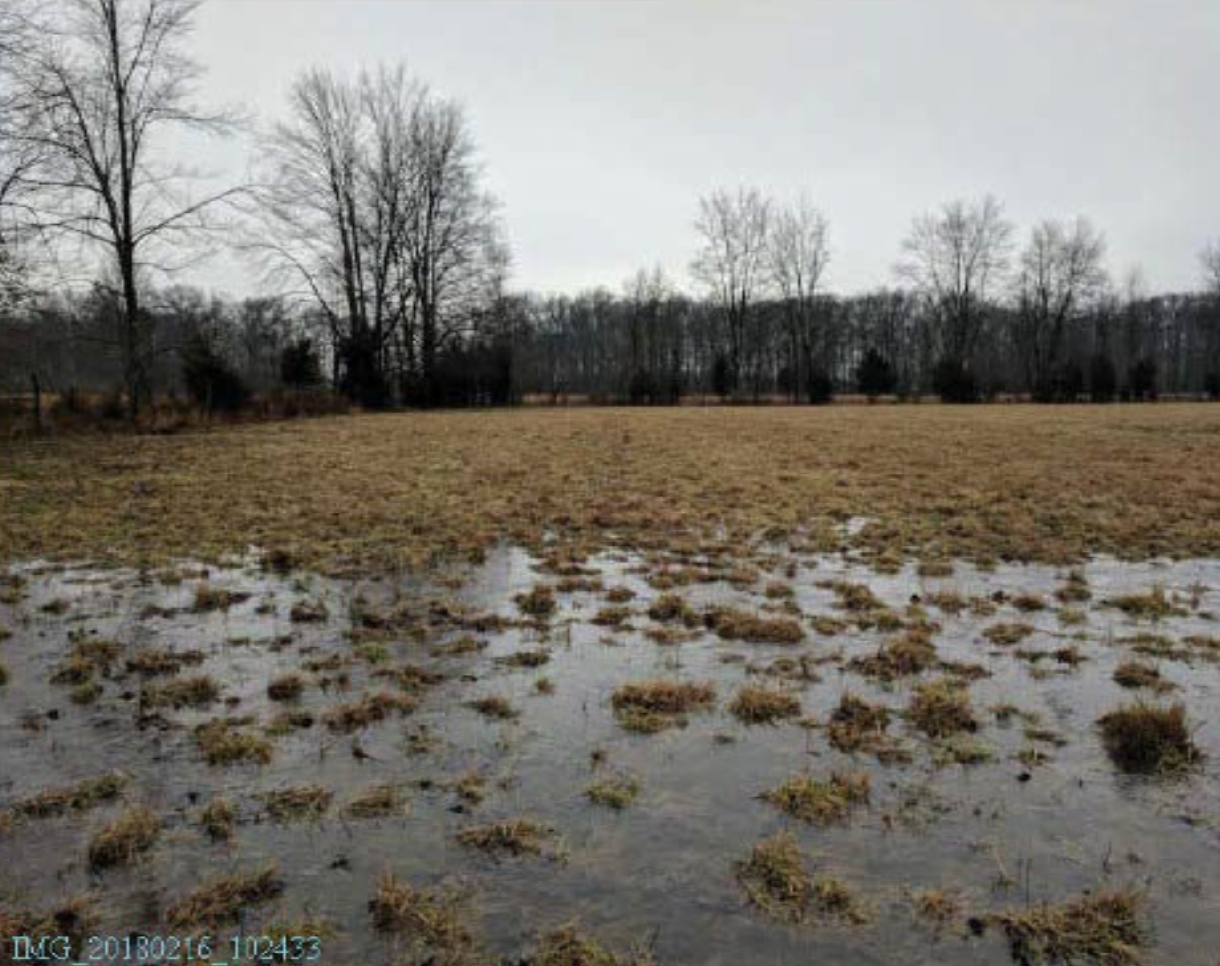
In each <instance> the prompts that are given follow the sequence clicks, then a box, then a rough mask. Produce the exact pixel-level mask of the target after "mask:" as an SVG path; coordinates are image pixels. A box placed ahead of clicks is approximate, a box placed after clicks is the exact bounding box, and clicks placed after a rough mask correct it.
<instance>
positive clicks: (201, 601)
mask: <svg viewBox="0 0 1220 966" xmlns="http://www.w3.org/2000/svg"><path fill="white" fill-rule="evenodd" d="M249 598H250V595H249V594H244V593H239V592H237V591H232V590H225V589H224V588H223V587H213V586H212V585H211V584H209V583H206V582H205V583H202V584H197V585H196V586H195V599H194V602H193V603H192V605H191V609H192V610H193V611H194V612H195V613H196V614H206V613H209V612H210V611H216V610H220V611H227V610H228V609H229V608H230V607H233V606H234V605H235V604H240V603H241V602H242V601H244V600H248V599H249Z"/></svg>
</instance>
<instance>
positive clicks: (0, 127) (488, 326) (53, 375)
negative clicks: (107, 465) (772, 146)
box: [0, 0, 1220, 416]
mask: <svg viewBox="0 0 1220 966" xmlns="http://www.w3.org/2000/svg"><path fill="white" fill-rule="evenodd" d="M199 2H200V0H60V2H57V3H56V4H40V3H36V2H34V0H0V385H3V386H4V387H5V388H7V389H8V390H9V391H16V390H20V389H22V388H23V387H24V386H25V385H26V384H27V382H29V381H32V382H33V383H34V384H35V385H41V386H46V387H48V388H52V389H55V390H57V391H59V392H61V393H62V392H68V391H72V390H78V389H79V390H85V389H94V390H97V389H103V390H108V391H110V392H111V394H112V396H113V398H114V400H115V402H114V407H115V408H116V409H122V410H123V411H125V412H126V413H127V414H128V415H129V416H136V415H138V414H139V412H140V411H141V410H142V409H144V408H146V407H147V406H148V405H149V403H150V401H151V400H152V398H153V396H154V395H155V394H158V393H160V394H165V393H178V392H181V393H187V394H189V395H191V396H192V397H194V399H195V400H196V402H198V403H200V404H203V405H206V407H207V408H240V407H241V406H243V405H245V404H246V402H247V401H248V400H249V399H250V397H251V394H252V393H260V392H270V391H275V390H279V389H282V388H285V387H287V388H308V387H328V388H329V389H331V390H334V391H337V392H339V393H342V394H343V395H345V396H347V397H348V398H350V399H352V400H354V401H355V402H357V403H359V404H360V405H362V406H365V407H368V408H380V407H386V406H391V405H421V406H461V405H503V404H508V403H513V402H517V401H520V400H521V399H523V398H526V397H538V398H541V399H549V400H552V401H555V402H558V401H561V400H570V399H572V398H576V397H580V398H584V399H588V400H591V401H604V402H612V401H621V402H631V403H639V404H673V403H677V402H680V401H682V400H683V399H684V398H686V397H691V396H697V397H701V398H720V399H725V400H738V401H762V400H774V399H785V400H788V401H791V402H806V403H821V402H826V401H828V400H830V399H831V398H832V397H833V396H834V395H835V394H837V393H846V392H851V393H857V392H858V393H862V394H864V395H866V396H869V397H870V398H875V397H878V396H883V395H897V396H899V397H919V396H922V395H926V394H936V395H939V396H940V397H941V398H942V399H944V400H946V401H952V402H971V401H976V400H981V399H987V398H991V397H994V396H996V395H998V394H1021V395H1028V396H1029V397H1031V398H1033V399H1035V400H1040V401H1072V400H1079V399H1085V398H1090V399H1093V400H1098V401H1104V400H1110V399H1115V398H1124V399H1131V400H1143V399H1152V398H1156V397H1157V396H1158V395H1159V394H1190V395H1210V396H1212V397H1216V396H1220V247H1216V246H1213V247H1211V248H1209V249H1207V250H1206V251H1205V252H1204V253H1203V254H1202V258H1201V262H1202V269H1203V271H1202V284H1201V286H1200V288H1199V290H1198V291H1195V292H1189V293H1181V294H1159V295H1158V294H1150V293H1147V292H1145V291H1144V290H1143V287H1142V286H1141V285H1140V283H1139V281H1138V278H1128V279H1127V280H1125V281H1124V282H1123V283H1121V284H1116V283H1115V282H1114V281H1113V280H1112V279H1111V277H1110V276H1109V273H1108V272H1107V270H1106V266H1105V242H1104V238H1103V236H1102V234H1101V233H1100V232H1099V231H1098V230H1097V229H1096V228H1095V227H1094V226H1093V225H1092V224H1091V223H1090V222H1088V221H1087V220H1085V219H1083V218H1077V219H1074V220H1069V221H1061V220H1047V221H1043V222H1041V223H1039V224H1036V225H1034V226H1033V227H1032V228H1031V229H1030V230H1029V231H1028V233H1027V234H1026V235H1025V236H1024V237H1018V234H1017V230H1016V228H1015V226H1014V225H1013V224H1012V222H1011V221H1010V220H1009V219H1008V218H1007V217H1006V216H1005V213H1004V210H1003V207H1002V205H1001V204H1000V203H999V202H998V201H997V200H996V199H994V198H992V197H985V198H982V199H978V200H959V201H953V202H950V203H947V204H945V205H943V206H942V207H941V208H939V209H938V210H936V211H933V212H930V213H928V214H925V215H922V216H920V217H918V218H916V219H915V220H914V221H913V222H912V225H911V228H910V231H909V233H908V235H907V237H906V238H905V239H904V241H903V243H902V246H901V249H900V252H899V259H898V263H897V265H896V268H895V278H894V280H893V281H894V284H893V285H892V286H890V287H885V288H879V289H877V290H875V291H872V292H867V293H863V294H859V295H851V296H843V295H836V294H835V293H833V292H832V291H831V290H829V288H828V287H827V282H826V280H827V277H828V276H827V273H828V266H829V265H830V264H831V262H832V251H833V249H832V245H831V226H830V224H829V221H828V219H827V218H826V217H825V215H824V214H823V213H822V212H821V211H820V210H819V208H818V207H817V206H816V205H815V204H814V203H813V202H812V201H811V200H810V199H809V198H806V197H802V198H800V199H798V200H797V201H795V202H794V203H785V202H781V201H777V200H775V199H772V198H769V197H767V196H766V195H765V194H764V193H762V192H761V191H759V190H757V189H754V188H738V189H732V190H730V189H724V190H717V191H714V192H712V193H710V194H708V195H707V196H705V197H704V198H702V199H701V200H699V202H698V204H697V207H696V209H695V213H694V214H695V217H694V224H693V229H694V232H695V234H696V236H697V238H698V240H699V251H698V255H697V257H696V258H695V260H694V261H693V263H692V264H691V266H690V278H691V281H692V282H693V283H694V284H693V286H692V287H690V289H689V291H683V289H682V287H681V286H679V285H678V284H677V282H676V281H674V280H672V279H670V278H667V277H666V276H665V274H664V273H663V272H662V271H661V270H660V269H650V270H641V271H639V272H637V273H636V274H635V275H634V276H632V278H630V279H629V280H628V281H627V282H626V283H624V284H623V285H622V286H621V287H620V288H619V289H618V290H616V291H611V290H608V289H598V290H593V291H587V292H583V293H578V294H575V295H542V294H537V293H522V292H513V291H511V290H510V288H509V284H508V279H509V265H510V261H511V259H510V252H509V247H508V244H507V241H506V235H505V230H504V224H503V218H502V213H501V211H500V209H499V205H498V203H497V201H496V199H495V198H493V197H492V196H491V194H490V193H489V192H488V191H487V189H486V187H485V184H484V176H483V171H482V169H481V166H480V163H479V161H478V156H477V151H476V146H475V142H474V138H473V134H472V132H471V130H470V126H469V123H468V121H467V119H466V117H465V115H464V113H463V111H462V109H461V107H460V105H458V104H457V103H455V102H453V101H452V100H450V99H447V98H445V97H444V96H442V95H440V94H438V93H437V92H435V91H434V90H432V89H431V88H430V87H429V86H428V85H427V84H425V83H423V82H422V81H420V80H418V79H416V78H414V77H412V76H411V75H410V74H409V73H407V72H406V71H405V70H404V69H402V68H398V67H382V68H378V69H375V70H365V71H360V72H358V73H356V74H355V75H354V76H340V75H337V74H334V73H331V72H329V71H326V70H323V69H320V68H313V69H309V70H306V71H304V72H303V73H301V74H300V75H299V76H298V78H297V79H296V81H295V82H294V83H293V85H292V87H291V90H290V91H289V94H288V99H287V104H286V107H285V111H284V115H283V117H282V119H281V120H279V121H278V122H277V123H275V124H272V125H264V126H261V127H257V128H256V127H255V126H254V125H253V124H252V123H251V122H250V120H249V119H248V118H243V117H241V116H240V115H238V114H237V113H235V112H232V111H223V110H215V109H210V108H208V107H205V106H203V105H200V104H199V103H198V101H197V98H196V88H197V81H198V79H199V77H200V75H201V67H200V65H199V64H197V63H196V62H195V61H194V60H193V58H192V57H191V54H190V50H189V34H190V27H191V23H192V19H193V17H194V15H195V13H196V11H197V9H198V6H199ZM187 132H191V133H192V134H193V135H206V136H214V137H229V138H231V137H235V136H249V137H251V138H252V139H253V143H254V145H255V152H254V156H255V159H256V160H255V165H256V174H255V177H254V178H253V180H252V182H251V183H247V184H241V185H234V186H231V187H229V188H225V189H221V190H203V183H202V182H201V181H200V180H199V178H198V177H197V176H196V175H195V173H194V172H192V170H191V169H190V168H189V167H187V166H186V165H184V164H181V163H179V162H176V161H175V160H174V151H173V145H174V140H175V138H177V137H179V136H180V135H182V134H185V133H187ZM220 244H225V245H229V246H232V247H233V248H234V249H235V250H236V251H238V252H240V253H241V254H242V256H243V257H245V258H247V259H249V260H250V261H251V263H253V264H257V265H258V266H259V267H260V268H261V270H262V272H263V276H264V280H265V282H266V283H267V289H268V291H272V292H274V293H275V294H274V295H272V296H268V297H260V298H248V299H244V300H229V299H223V298H219V297H216V296H208V295H204V294H203V293H201V292H200V291H198V290H197V289H193V288H191V287H190V286H188V285H184V284H182V283H181V281H180V279H181V278H182V275H183V272H184V271H186V270H187V269H188V268H189V265H190V263H191V260H192V259H193V258H195V257H197V256H198V254H199V253H200V252H202V251H205V250H207V249H208V248H209V247H210V248H215V247H216V246H217V245H220ZM82 266H92V267H91V268H89V269H88V270H87V271H86V272H85V275H86V276H87V277H85V278H83V279H82V278H81V267H82ZM82 283H83V284H82Z"/></svg>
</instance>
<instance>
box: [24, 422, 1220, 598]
mask: <svg viewBox="0 0 1220 966" xmlns="http://www.w3.org/2000/svg"><path fill="white" fill-rule="evenodd" d="M4 445H5V447H6V450H5V451H4V452H0V556H2V557H7V558H10V559H18V558H25V559H30V558H61V559H62V558H77V559H80V558H88V559H91V560H95V561H107V560H108V561H113V562H123V563H139V562H150V563H151V562H158V561H161V560H164V559H167V558H173V557H183V558H188V557H189V558H193V559H209V558H215V557H218V556H221V555H224V554H228V553H233V552H236V553H241V552H243V551H245V550H246V549H247V548H248V547H249V546H250V545H255V546H259V547H263V548H267V549H271V550H275V551H277V552H284V553H287V554H288V555H290V558H291V559H292V561H294V562H296V563H300V564H302V565H305V566H307V567H311V568H315V569H318V570H322V571H325V572H328V573H332V574H338V573H360V572H373V571H380V570H389V569H398V568H409V569H410V568H419V567H421V566H426V565H428V564H430V563H433V562H435V561H438V560H442V559H447V558H463V557H465V558H471V557H478V556H479V554H480V553H481V552H482V551H483V550H484V549H486V548H488V547H489V546H491V545H493V544H495V543H496V542H498V541H501V540H507V541H512V542H516V543H519V544H522V545H525V546H527V547H532V548H537V547H540V546H541V545H542V543H543V540H544V537H545V536H546V535H547V534H548V533H550V534H554V535H556V536H557V537H558V539H559V542H560V544H563V545H568V546H570V547H572V548H573V549H575V550H576V551H577V553H578V555H579V554H580V553H583V552H588V551H591V550H594V549H598V548H604V547H607V546H631V547H635V548H638V549H643V550H649V549H654V548H655V549H667V550H669V551H674V550H677V551H679V552H680V551H681V550H683V549H685V548H689V549H691V550H694V549H696V548H707V547H714V546H718V545H719V546H724V545H732V546H740V545H741V544H742V543H744V542H746V541H749V540H752V539H756V538H758V537H760V536H766V537H769V538H786V539H789V540H791V541H792V542H793V543H794V544H795V545H796V546H797V547H800V548H803V549H810V550H816V549H828V550H829V549H834V548H837V547H840V546H842V545H844V544H849V545H852V546H855V547H856V548H858V549H860V550H862V551H864V552H865V553H866V554H867V555H868V556H870V557H873V558H875V559H876V560H878V561H879V562H881V563H882V564H883V565H884V564H885V563H887V562H890V563H893V562H895V561H896V560H898V559H901V558H904V557H918V558H920V559H925V560H935V559H939V558H945V559H948V558H966V559H972V560H975V561H983V562H986V561H988V560H996V559H1017V560H1031V561H1041V562H1050V563H1059V562H1064V561H1067V560H1071V559H1075V558H1079V557H1082V556H1084V555H1087V554H1091V553H1099V552H1100V553H1110V554H1114V555H1117V556H1120V557H1126V558H1140V557H1148V556H1155V555H1167V556H1179V557H1184V556H1213V555H1215V554H1217V552H1220V474H1218V473H1217V472H1216V468H1217V467H1220V407H1218V406H1213V405H1207V404H1166V405H1158V406H1139V407H1127V406H1110V407H1089V406H1072V407H1044V406H1037V407H1035V406H1023V405H1012V406H989V407H978V408H956V407H941V406H902V407H900V406H878V407H856V406H852V407H828V408H821V409H807V408H760V409H748V408H740V409H738V408H708V409H697V408H682V409H658V410H646V409H576V410H539V409H525V410H517V411H508V410H503V411H490V412H446V413H402V414H387V415H357V416H339V417H334V418H328V419H318V420H308V421H300V422H287V423H276V424H261V425H250V426H237V427H231V428H227V429H220V430H214V431H212V432H199V433H190V434H183V435H178V436H168V437H159V436H125V435H123V436H91V437H78V438H59V439H48V440H32V441H22V442H17V443H11V444H10V443H6V444H4ZM852 517H866V518H868V519H869V520H870V521H872V522H871V523H870V524H869V525H868V526H865V527H864V528H863V529H859V530H858V531H856V532H854V533H852V534H851V535H850V536H845V535H844V532H843V530H842V529H841V527H840V526H839V525H841V524H843V523H844V522H846V521H847V520H849V519H850V518H852Z"/></svg>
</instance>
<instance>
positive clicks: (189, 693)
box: [144, 674, 220, 710]
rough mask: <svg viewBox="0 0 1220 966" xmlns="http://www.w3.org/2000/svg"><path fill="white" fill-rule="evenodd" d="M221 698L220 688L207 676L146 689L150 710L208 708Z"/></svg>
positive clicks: (145, 700) (183, 679) (145, 695)
mask: <svg viewBox="0 0 1220 966" xmlns="http://www.w3.org/2000/svg"><path fill="white" fill-rule="evenodd" d="M219 697H220V687H219V686H218V685H217V684H216V682H215V681H213V680H212V679H211V678H210V677H208V676H207V675H205V674H201V675H198V676H196V677H190V678H182V679H181V680H178V681H170V682H168V683H166V684H161V685H156V686H153V687H147V688H145V689H144V702H145V704H147V705H148V707H150V708H173V709H174V710H181V709H183V708H206V707H208V706H209V705H210V704H212V703H213V702H214V701H216V700H217V699H218V698H219Z"/></svg>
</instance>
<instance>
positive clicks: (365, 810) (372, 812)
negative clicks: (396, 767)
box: [343, 784, 407, 818]
mask: <svg viewBox="0 0 1220 966" xmlns="http://www.w3.org/2000/svg"><path fill="white" fill-rule="evenodd" d="M406 810H407V799H406V797H405V796H404V795H403V793H402V790H401V789H400V788H399V787H398V786H397V785H388V784H387V785H371V786H370V787H368V788H366V789H364V790H363V791H361V792H359V793H357V794H356V796H355V797H354V798H352V800H351V801H349V802H348V803H347V804H346V805H344V806H343V814H344V815H345V816H346V817H347V818H385V817H386V816H388V815H401V814H402V813H403V812H405V811H406Z"/></svg>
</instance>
